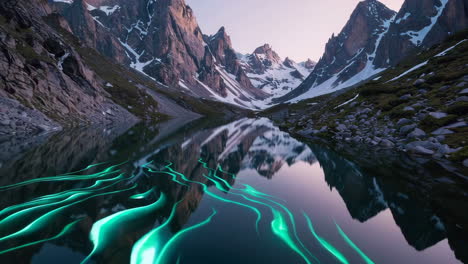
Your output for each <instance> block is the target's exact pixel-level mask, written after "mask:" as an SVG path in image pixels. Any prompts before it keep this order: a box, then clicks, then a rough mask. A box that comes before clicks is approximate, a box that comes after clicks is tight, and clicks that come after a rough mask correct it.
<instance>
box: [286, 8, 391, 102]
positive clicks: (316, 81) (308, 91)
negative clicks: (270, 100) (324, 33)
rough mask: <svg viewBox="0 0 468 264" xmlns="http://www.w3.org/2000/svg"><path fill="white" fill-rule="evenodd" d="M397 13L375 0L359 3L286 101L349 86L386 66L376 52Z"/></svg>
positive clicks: (287, 96)
mask: <svg viewBox="0 0 468 264" xmlns="http://www.w3.org/2000/svg"><path fill="white" fill-rule="evenodd" d="M395 15H396V13H395V12H394V11H392V10H390V9H389V8H387V7H386V6H385V5H383V4H382V3H380V2H378V1H376V0H366V1H363V2H360V3H359V4H358V5H357V7H356V9H355V10H354V11H353V13H352V14H351V17H350V19H349V21H348V22H347V23H346V25H345V27H344V28H343V29H342V31H341V32H340V33H339V34H338V35H337V36H335V35H332V37H331V38H330V39H329V41H328V43H327V44H326V47H325V53H324V54H323V56H322V58H321V59H320V60H319V62H318V63H317V65H316V66H315V68H314V70H313V71H312V73H311V74H310V75H309V76H308V77H307V79H306V80H305V81H304V82H303V83H302V84H301V85H300V86H299V87H298V88H297V89H295V90H294V91H292V92H291V93H289V94H287V95H286V96H285V97H284V98H282V99H283V100H291V99H293V100H294V101H299V100H302V99H307V98H311V97H314V96H318V95H322V94H325V93H330V92H333V91H336V90H338V89H340V88H344V87H349V86H351V85H354V84H356V83H358V82H360V81H361V80H363V79H366V78H368V77H369V76H372V75H375V74H377V73H379V72H381V71H383V70H384V69H385V68H379V67H376V66H375V65H374V59H375V54H376V51H377V49H378V46H379V45H380V42H381V41H382V38H383V36H384V35H385V34H386V33H387V31H388V29H389V27H390V24H391V22H392V21H393V19H394V18H395Z"/></svg>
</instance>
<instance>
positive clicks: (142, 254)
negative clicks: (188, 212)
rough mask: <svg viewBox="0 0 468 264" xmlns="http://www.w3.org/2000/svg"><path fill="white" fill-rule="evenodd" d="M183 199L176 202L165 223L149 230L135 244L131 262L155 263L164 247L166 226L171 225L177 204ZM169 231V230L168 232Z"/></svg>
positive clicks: (141, 263) (137, 263)
mask: <svg viewBox="0 0 468 264" xmlns="http://www.w3.org/2000/svg"><path fill="white" fill-rule="evenodd" d="M181 202H182V201H179V202H177V203H175V204H174V206H173V207H172V211H171V214H170V215H169V217H168V218H167V219H166V221H165V222H164V223H162V224H161V225H160V226H158V227H157V228H155V229H153V230H152V231H150V232H148V233H147V234H146V235H144V236H143V237H142V238H140V239H139V240H138V241H137V242H136V243H135V245H133V248H132V253H131V256H130V263H131V264H154V263H155V261H156V257H157V254H158V252H159V251H160V250H161V249H162V248H163V247H164V244H165V241H164V240H165V237H164V233H165V232H164V231H165V228H166V227H167V226H168V225H169V223H170V222H171V221H172V219H173V218H174V216H175V213H176V209H177V206H178V205H179V204H180V203H181ZM166 233H167V232H166Z"/></svg>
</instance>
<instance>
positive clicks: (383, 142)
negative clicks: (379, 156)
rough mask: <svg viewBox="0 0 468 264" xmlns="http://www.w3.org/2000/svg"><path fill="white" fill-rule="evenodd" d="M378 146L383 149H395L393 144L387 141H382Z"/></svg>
mask: <svg viewBox="0 0 468 264" xmlns="http://www.w3.org/2000/svg"><path fill="white" fill-rule="evenodd" d="M380 146H382V147H385V148H393V147H395V144H394V143H393V142H392V141H390V140H388V139H383V140H382V141H380Z"/></svg>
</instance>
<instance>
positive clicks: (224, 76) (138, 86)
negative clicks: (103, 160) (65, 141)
mask: <svg viewBox="0 0 468 264" xmlns="http://www.w3.org/2000/svg"><path fill="white" fill-rule="evenodd" d="M467 9H468V5H467V3H466V1H464V0H406V1H405V2H404V4H403V6H402V8H401V10H400V11H399V12H398V13H397V12H394V11H392V10H390V9H389V8H387V7H386V6H385V5H383V4H382V3H380V2H378V1H376V0H365V1H362V2H360V3H359V4H358V5H357V7H356V9H355V10H354V12H353V13H352V15H351V17H350V19H349V21H348V23H347V24H346V25H345V26H344V28H343V30H342V32H340V33H339V34H338V35H336V36H334V35H333V36H332V37H331V38H330V40H329V41H328V43H327V45H326V48H325V52H324V54H323V56H322V57H321V58H320V60H319V61H318V63H315V62H313V61H311V60H308V61H306V62H301V63H296V62H294V61H292V60H291V59H289V58H287V57H286V58H285V59H282V58H281V57H280V56H279V55H278V54H277V53H276V52H275V51H274V50H273V49H272V47H271V46H270V45H268V44H265V45H263V46H260V47H258V48H257V49H255V50H254V51H253V52H252V53H251V54H243V55H242V54H239V53H238V52H236V50H235V47H234V46H233V44H232V43H231V40H230V37H229V35H228V34H227V31H226V29H225V28H224V27H221V28H220V30H219V31H218V32H217V33H216V34H214V35H212V36H208V35H205V34H203V32H202V30H201V29H200V27H199V25H198V23H197V20H196V18H195V14H194V12H193V10H192V9H191V8H190V7H189V6H187V5H186V3H185V2H184V0H158V1H155V0H48V1H42V0H25V1H20V2H18V1H14V0H5V1H2V2H1V3H0V48H1V49H2V50H3V52H2V53H1V54H0V69H2V71H0V77H1V79H2V83H1V86H0V95H1V96H2V98H7V99H8V100H14V102H10V101H8V100H7V101H5V102H4V101H2V102H0V106H2V107H3V106H4V107H5V108H11V107H14V108H15V109H16V108H18V111H16V110H15V111H12V112H11V113H10V114H8V115H9V117H8V120H9V121H8V122H7V121H5V122H4V123H5V124H7V123H8V126H10V127H12V129H13V130H18V128H17V126H16V125H13V126H12V125H11V124H16V123H17V121H18V122H20V123H21V124H22V125H20V127H29V126H27V125H26V124H33V123H34V122H35V121H34V120H42V121H38V122H37V123H34V125H33V126H32V127H30V130H50V129H58V128H59V127H60V126H63V125H73V124H81V123H113V122H117V121H123V122H125V121H126V120H133V121H134V122H136V121H137V120H138V119H153V120H154V119H157V120H159V119H161V118H163V117H164V116H197V115H206V114H207V113H229V114H236V113H239V111H243V110H239V109H240V108H244V109H255V110H260V109H265V108H268V107H270V106H271V105H273V104H278V103H282V102H287V101H298V100H302V99H306V98H310V97H315V96H318V95H321V94H325V93H330V92H334V91H337V90H339V89H342V88H346V87H349V86H353V85H356V84H358V83H360V82H362V81H364V80H367V79H369V78H378V74H379V73H380V72H381V71H383V70H384V69H387V68H389V67H393V66H395V65H396V64H398V63H399V62H400V61H401V60H402V59H404V58H406V57H407V56H410V55H412V54H415V53H418V52H419V51H421V50H422V49H426V48H428V47H430V46H431V45H434V44H436V43H440V42H441V41H442V40H444V39H445V38H446V37H447V36H450V35H451V34H453V33H454V32H457V31H460V30H463V29H465V28H467V27H468V18H467V17H468V15H467V14H468V10H467ZM219 102H221V104H220V103H219ZM23 107H24V109H29V110H27V111H25V110H21V109H23ZM239 107H240V108H239ZM220 109H221V110H220ZM33 110H37V111H38V112H34V111H33ZM31 111H32V112H31ZM17 112H19V113H23V112H24V113H25V114H24V115H23V114H16V113H17ZM14 120H17V121H14ZM57 122H58V123H57ZM28 129H29V128H28ZM22 130H24V129H20V131H22ZM0 133H1V131H0Z"/></svg>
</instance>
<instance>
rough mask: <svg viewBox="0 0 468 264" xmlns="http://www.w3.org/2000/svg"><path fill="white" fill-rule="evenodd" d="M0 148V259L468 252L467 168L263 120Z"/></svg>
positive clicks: (385, 257)
mask: <svg viewBox="0 0 468 264" xmlns="http://www.w3.org/2000/svg"><path fill="white" fill-rule="evenodd" d="M0 149H2V152H1V153H2V155H0V162H1V164H2V166H1V167H0V175H1V177H0V186H1V187H0V192H1V194H2V198H3V199H2V200H0V260H1V261H2V263H12V262H17V263H64V262H67V263H130V262H132V263H459V262H460V261H463V262H465V263H466V262H468V256H467V254H468V253H467V251H466V248H467V246H468V243H467V236H466V233H467V232H466V231H465V230H466V223H468V221H467V220H468V218H467V212H468V210H467V209H468V208H467V204H468V203H467V200H468V199H467V197H466V196H467V194H466V191H465V190H466V182H463V179H460V177H457V175H454V174H452V173H450V172H447V171H445V170H443V169H442V168H441V167H440V166H437V165H434V164H430V165H424V166H423V165H420V164H419V163H416V162H410V161H409V162H405V163H404V164H403V163H402V164H400V165H402V166H401V167H404V169H396V167H393V166H391V167H390V166H388V165H387V167H385V165H384V166H382V165H381V164H375V165H373V166H369V165H368V163H361V162H360V161H359V158H358V157H355V160H351V159H347V158H344V157H343V156H341V155H339V154H337V153H335V152H334V151H332V150H330V149H328V148H327V147H324V146H320V145H317V144H306V143H303V142H300V141H298V140H296V139H294V138H292V137H291V136H290V135H289V134H287V133H285V132H282V131H280V130H279V129H278V128H277V127H275V126H274V125H273V124H272V123H271V122H270V121H269V120H267V119H241V120H237V121H235V122H232V123H229V124H227V125H222V126H219V127H212V125H211V126H210V125H209V122H207V120H200V121H196V122H192V123H189V124H185V125H183V126H179V124H177V122H169V123H167V124H163V125H162V126H156V127H145V126H143V125H138V126H136V127H133V128H130V129H129V130H127V129H126V128H120V129H109V128H107V129H103V128H99V129H98V128H90V129H81V130H80V129H76V130H73V131H65V132H61V133H58V134H55V135H52V136H50V137H46V136H44V137H42V138H40V140H38V141H31V142H27V141H15V140H14V139H3V140H1V141H0ZM7 153H8V154H7ZM363 164H364V165H363ZM389 171H391V173H390V174H391V176H389V173H388V172H389ZM406 171H407V172H406ZM414 172H417V173H416V174H415V173H414ZM54 175H55V176H54ZM415 175H423V176H424V177H419V176H418V177H419V178H418V177H415ZM442 179H443V180H442Z"/></svg>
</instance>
